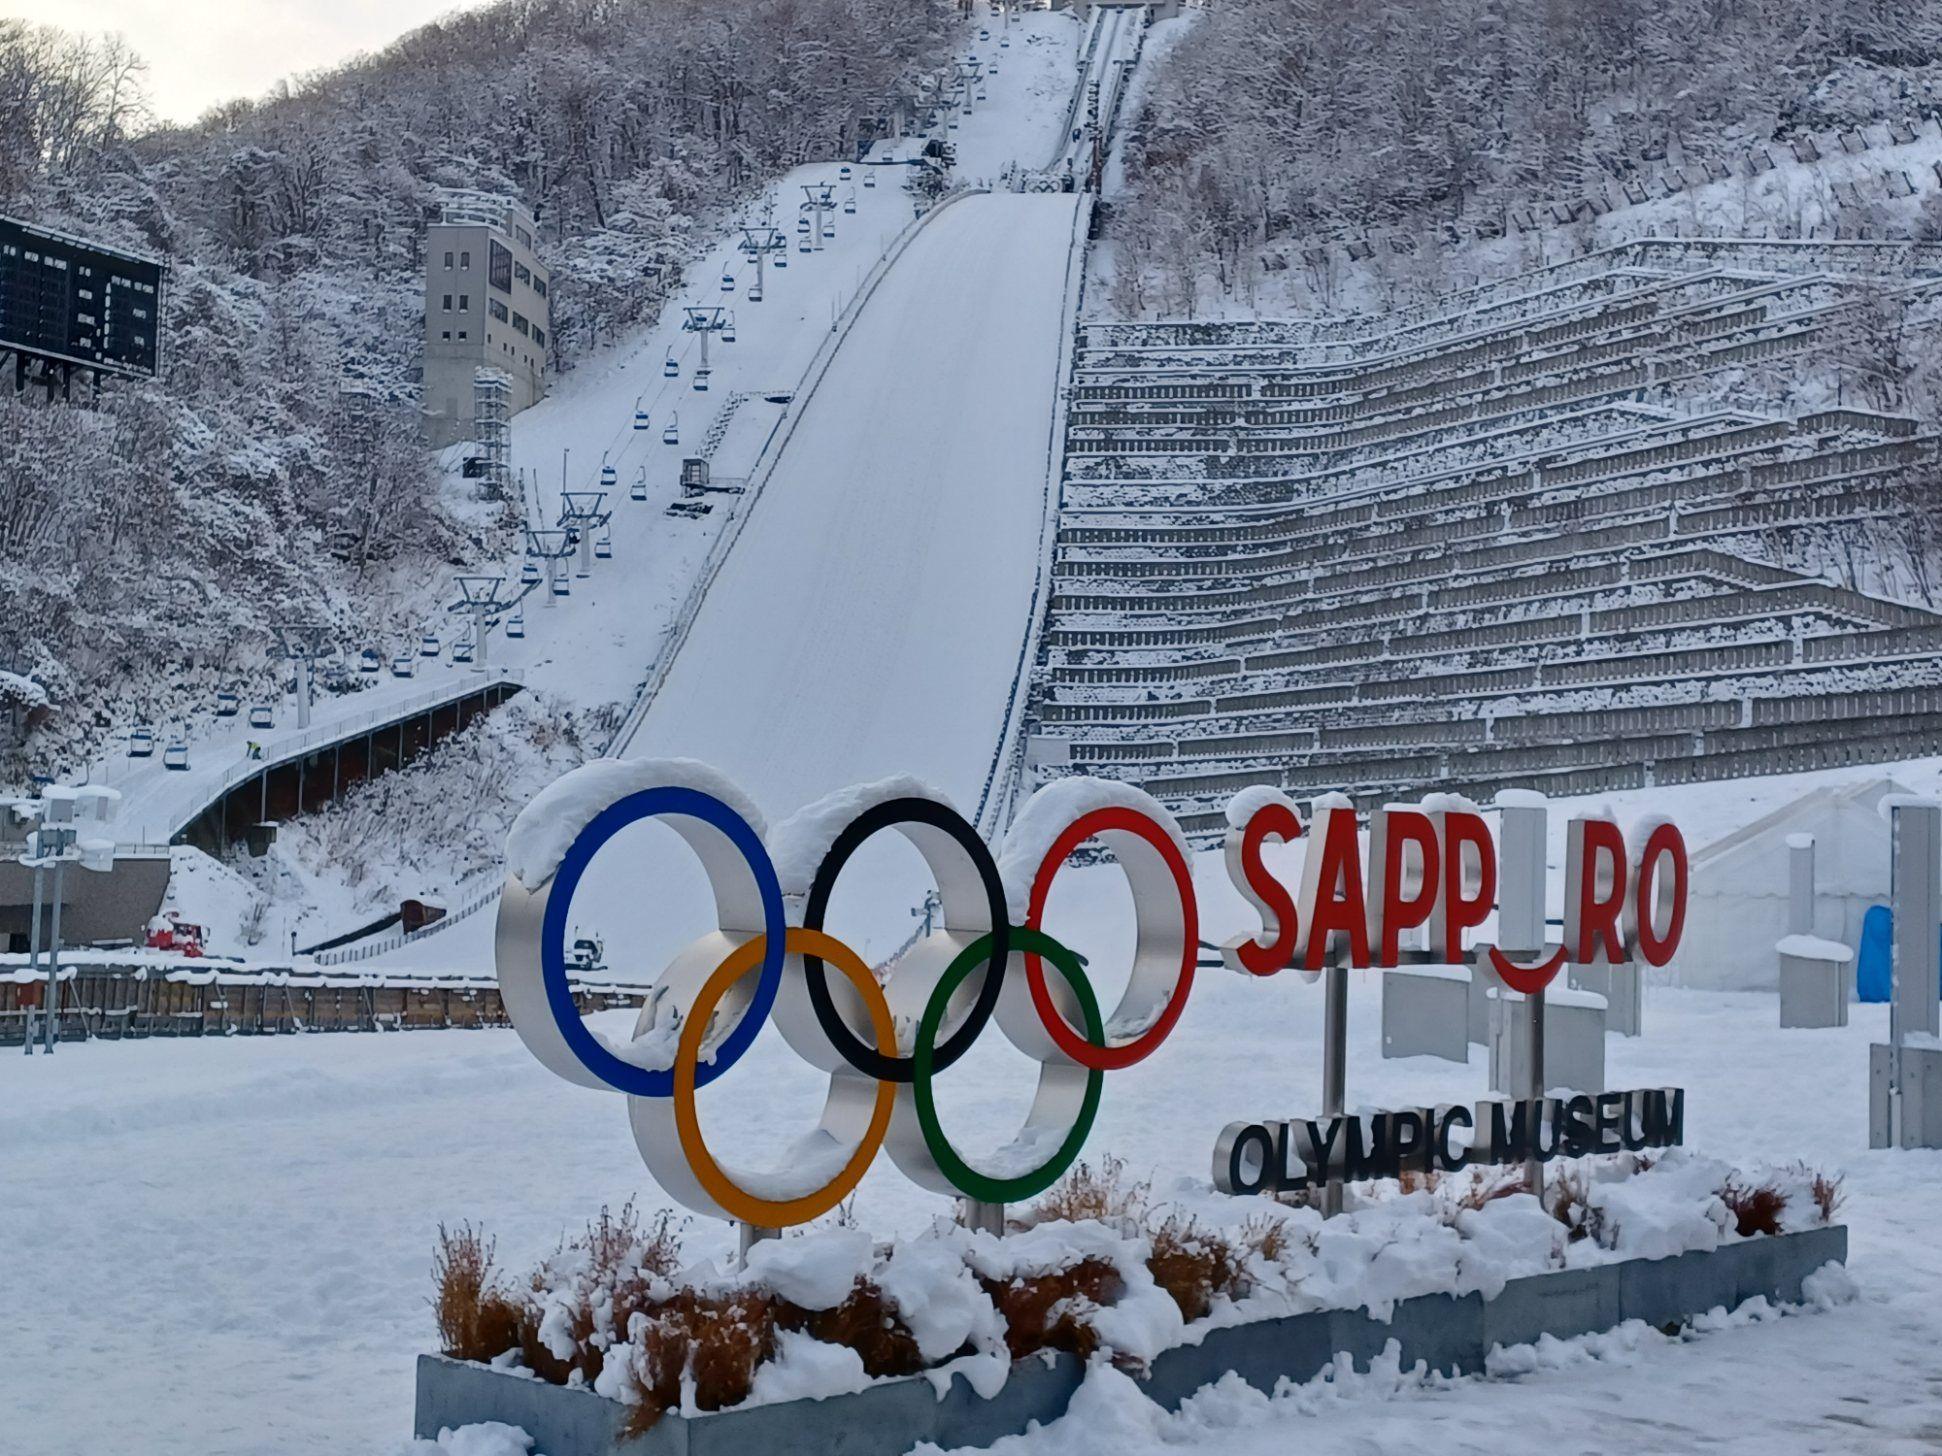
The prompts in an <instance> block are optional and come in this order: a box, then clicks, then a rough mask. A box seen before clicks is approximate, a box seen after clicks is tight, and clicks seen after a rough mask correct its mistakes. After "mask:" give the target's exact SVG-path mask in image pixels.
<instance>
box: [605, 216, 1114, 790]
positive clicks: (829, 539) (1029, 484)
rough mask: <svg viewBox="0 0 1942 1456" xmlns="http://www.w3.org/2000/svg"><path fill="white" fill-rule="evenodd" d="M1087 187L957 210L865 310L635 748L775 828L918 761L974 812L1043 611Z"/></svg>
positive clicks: (916, 241)
mask: <svg viewBox="0 0 1942 1456" xmlns="http://www.w3.org/2000/svg"><path fill="white" fill-rule="evenodd" d="M1082 202H1083V199H1082V198H1081V197H1079V196H1076V195H1072V194H1060V193H1052V194H1036V195H1033V194H1016V193H995V194H976V195H972V196H967V197H963V198H960V199H957V200H955V201H953V202H952V203H950V204H949V205H948V206H944V207H941V208H940V209H938V211H937V212H936V213H935V214H933V215H932V216H931V217H930V218H928V219H926V220H925V223H924V225H923V226H922V227H921V228H920V229H919V230H918V231H917V233H916V235H915V236H913V237H912V238H911V240H910V242H909V244H908V246H907V247H906V249H905V250H904V252H903V254H902V256H900V257H899V258H897V260H896V261H895V263H894V264H893V265H892V266H891V267H890V269H889V270H888V271H887V272H886V273H885V274H884V276H883V278H882V279H881V281H880V282H879V283H878V285H877V287H876V290H875V292H874V293H873V294H871V296H870V297H869V298H868V299H867V300H866V301H865V302H864V303H863V305H862V307H861V308H860V310H859V311H858V313H857V315H856V318H855V320H854V323H853V324H852V326H851V328H850V332H849V334H848V336H847V337H846V338H845V339H844V340H843V341H842V343H841V345H840V346H839V347H838V348H837V350H836V351H835V354H834V356H833V357H832V359H831V360H830V363H829V367H828V371H827V373H826V374H825V375H824V376H823V378H822V379H821V381H820V384H819V386H818V387H817V388H816V390H815V391H814V393H813V394H812V395H811V396H810V397H809V398H808V399H807V401H806V402H805V403H803V404H802V405H801V408H802V409H803V414H802V417H801V419H800V421H799V422H798V424H797V426H796V429H795V432H794V434H793V435H792V437H791V438H790V440H789V442H788V444H787V446H786V447H785V449H784V450H783V452H782V454H781V455H780V456H779V457H778V459H777V461H776V464H775V468H774V471H773V473H772V474H771V475H770V477H769V478H768V480H767V482H766V484H765V485H764V486H763V487H762V493H761V496H760V498H759V499H758V500H756V501H754V502H752V503H751V510H750V514H749V516H748V519H747V521H746V523H745V525H744V526H743V529H742V532H741V535H740V537H739V538H738V539H737V540H736V541H735V543H734V546H733V548H732V549H731V550H730V551H729V553H728V555H727V556H726V557H725V559H724V560H723V561H722V564H721V567H720V570H719V573H718V574H717V576H716V578H715V580H714V583H713V585H712V586H711V587H710V588H709V590H708V592H707V595H706V597H705V598H704V599H703V601H702V603H701V606H700V609H699V611H698V612H697V614H696V616H695V618H694V621H693V625H692V627H691V628H690V629H689V631H688V633H687V635H686V637H685V639H684V640H683V641H682V642H681V643H680V646H679V648H678V649H677V655H676V656H675V658H674V659H673V662H672V663H671V665H670V666H669V669H668V672H667V675H666V678H665V680H664V681H663V683H662V685H661V687H660V689H659V691H658V692H657V693H656V695H655V697H654V699H653V701H652V703H651V704H650V705H649V706H648V708H647V711H646V713H645V715H644V716H643V718H642V719H641V722H640V725H639V727H638V728H637V729H636V731H635V733H634V734H633V736H632V739H631V741H630V742H628V743H627V744H626V745H625V746H624V747H623V748H620V749H619V750H618V751H620V752H622V753H623V754H624V755H625V756H627V757H649V756H652V757H659V756H675V755H678V756H685V757H692V758H699V759H703V760H705V761H707V762H709V763H712V764H714V765H715V766H717V767H718V768H720V769H722V770H723V771H725V772H726V773H727V774H729V775H730V776H731V777H732V778H734V779H735V780H736V781H737V782H738V783H739V784H740V785H741V786H742V787H743V788H744V789H745V790H746V791H747V792H748V793H749V794H751V795H752V796H753V797H754V799H755V800H756V802H757V803H758V804H760V805H761V807H762V809H763V811H764V812H765V813H766V814H767V815H769V816H770V817H771V818H772V819H776V818H781V817H785V816H786V815H788V814H790V813H791V812H793V811H794V810H795V809H796V808H797V807H799V806H800V805H802V804H804V803H807V802H809V801H810V800H813V799H816V798H818V797H820V796H822V795H823V794H826V793H828V792H830V791H832V790H834V789H838V788H842V787H845V786H847V785H850V784H856V783H862V782H866V781H868V780H871V779H877V778H883V777H887V776H889V775H891V774H897V773H909V774H914V775H916V776H917V777H919V778H921V779H924V780H926V781H928V782H930V783H932V784H934V785H935V786H936V787H938V788H940V789H942V790H944V791H945V792H946V793H948V794H949V795H951V797H952V798H953V799H954V800H955V801H956V802H957V804H958V806H959V808H960V809H962V810H963V811H964V812H965V813H967V814H972V813H975V812H976V811H977V809H978V807H979V802H980V799H981V797H982V795H983V794H984V792H985V785H986V782H987V779H988V777H989V775H990V774H991V772H992V767H993V763H994V754H995V752H996V751H997V749H998V748H999V746H1000V744H1001V743H1002V742H1003V741H1004V739H1005V737H1006V735H1007V732H1008V728H1009V723H1010V719H1011V716H1012V711H1011V710H1012V706H1013V703H1014V699H1015V696H1016V694H1015V692H1014V687H1015V685H1016V684H1017V681H1018V678H1019V675H1020V673H1021V671H1022V670H1023V666H1024V663H1023V658H1024V656H1025V651H1024V649H1025V644H1026V642H1027V640H1028V637H1029V634H1030V631H1031V629H1032V626H1033V621H1034V618H1035V616H1036V614H1037V612H1038V611H1039V583H1040V581H1041V567H1042V563H1043V560H1044V558H1045V554H1046V551H1047V549H1048V543H1049V539H1050V532H1051V530H1052V525H1053V513H1054V510H1055V506H1056V490H1057V478H1058V468H1057V449H1056V444H1055V440H1054V423H1055V416H1056V413H1057V411H1058V409H1059V388H1060V384H1061V382H1062V370H1063V361H1064V358H1065V350H1064V348H1063V344H1064V341H1065V339H1066V338H1067V337H1069V335H1070V331H1071V328H1072V321H1073V313H1074V310H1075V309H1076V307H1077V302H1078V300H1077V293H1078V280H1079V277H1080V270H1081V268H1082V266H1083V252H1084V237H1083V233H1082V231H1081V216H1080V209H1081V206H1082Z"/></svg>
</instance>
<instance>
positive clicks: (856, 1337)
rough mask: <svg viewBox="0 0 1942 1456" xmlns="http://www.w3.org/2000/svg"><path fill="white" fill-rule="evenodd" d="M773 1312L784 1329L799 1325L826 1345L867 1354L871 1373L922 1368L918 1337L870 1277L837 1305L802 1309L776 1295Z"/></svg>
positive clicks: (907, 1372)
mask: <svg viewBox="0 0 1942 1456" xmlns="http://www.w3.org/2000/svg"><path fill="white" fill-rule="evenodd" d="M775 1311H776V1323H777V1324H778V1325H779V1326H780V1327H781V1328H783V1329H789V1330H801V1331H802V1332H803V1333H804V1334H807V1335H808V1336H809V1337H810V1338H811V1339H816V1340H822V1341H823V1342H825V1343H826V1344H831V1345H847V1346H849V1347H850V1348H851V1349H852V1350H854V1351H856V1353H857V1354H858V1355H861V1356H862V1357H863V1370H864V1373H865V1374H867V1375H871V1376H875V1377H882V1376H885V1375H915V1374H916V1373H917V1372H918V1371H919V1370H922V1369H923V1368H924V1357H923V1355H922V1354H921V1353H920V1352H919V1351H918V1349H917V1337H916V1336H915V1335H913V1334H911V1332H910V1331H909V1329H907V1328H906V1327H905V1325H904V1323H903V1321H902V1320H900V1319H898V1318H897V1314H896V1311H895V1310H894V1309H892V1308H891V1305H890V1301H889V1300H887V1299H886V1298H885V1297H884V1293H883V1291H882V1290H881V1289H879V1288H878V1287H877V1286H876V1285H875V1284H873V1283H871V1282H870V1281H869V1280H868V1279H858V1280H857V1281H856V1287H855V1288H854V1289H852V1290H851V1291H850V1295H849V1298H847V1299H845V1300H844V1301H843V1302H842V1303H841V1304H839V1305H837V1306H836V1307H835V1308H834V1309H818V1310H807V1309H799V1308H797V1307H796V1306H795V1305H792V1304H787V1303H784V1302H783V1301H780V1300H778V1301H776V1304H775Z"/></svg>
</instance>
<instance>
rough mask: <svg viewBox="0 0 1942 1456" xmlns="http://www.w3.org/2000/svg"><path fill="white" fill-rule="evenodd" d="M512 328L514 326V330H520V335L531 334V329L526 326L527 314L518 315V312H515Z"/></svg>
mask: <svg viewBox="0 0 1942 1456" xmlns="http://www.w3.org/2000/svg"><path fill="white" fill-rule="evenodd" d="M512 326H513V327H514V328H516V329H518V330H519V332H520V333H522V334H524V333H530V332H531V330H530V329H528V328H527V326H526V315H525V314H523V313H518V312H515V313H514V314H513V316H512Z"/></svg>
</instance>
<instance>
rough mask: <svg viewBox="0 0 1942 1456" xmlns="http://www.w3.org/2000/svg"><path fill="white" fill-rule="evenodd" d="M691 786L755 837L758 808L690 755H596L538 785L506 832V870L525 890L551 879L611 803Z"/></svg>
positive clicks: (758, 828) (760, 829)
mask: <svg viewBox="0 0 1942 1456" xmlns="http://www.w3.org/2000/svg"><path fill="white" fill-rule="evenodd" d="M657 788H683V789H694V790H697V791H698V792H700V793H704V794H709V795H712V796H713V797H714V798H717V799H720V800H721V801H722V802H723V803H724V804H726V805H728V807H729V808H731V809H733V810H734V811H735V812H736V813H737V814H739V815H741V816H742V818H743V819H745V820H747V821H748V824H749V826H750V827H751V828H752V829H754V830H755V832H756V833H757V834H758V835H759V834H761V833H762V832H763V827H764V821H763V818H762V811H761V810H759V809H757V808H756V807H755V805H754V803H753V802H752V801H751V800H750V799H749V798H748V796H747V795H745V794H744V793H743V792H742V791H741V790H740V789H739V788H737V787H736V786H735V785H734V784H733V783H732V782H730V780H729V779H727V778H726V777H725V776H723V775H722V774H720V773H718V772H717V771H716V770H715V769H713V768H710V767H709V766H708V765H707V764H705V763H701V762H699V761H697V760H695V759H692V758H633V759H620V758H597V759H595V760H593V761H592V762H591V763H585V764H582V765H581V766H580V767H579V768H577V769H575V770H574V771H573V772H572V773H570V774H567V775H565V776H564V777H562V778H559V779H555V780H554V781H553V782H552V783H550V784H548V785H547V786H546V787H545V788H544V789H542V790H541V791H540V792H539V793H538V794H537V795H536V796H535V797H534V799H533V801H532V802H531V803H530V804H528V805H527V806H526V807H525V808H524V809H522V810H520V812H519V817H518V818H517V819H515V820H513V823H512V828H511V829H510V830H508V831H507V833H506V869H507V872H508V873H510V874H511V875H512V876H513V877H514V878H516V879H517V880H518V881H519V883H520V884H522V885H524V886H525V887H526V888H527V889H529V890H538V889H540V888H541V887H542V886H544V885H545V884H546V882H547V881H548V880H550V879H552V878H553V872H554V871H555V870H557V869H559V867H560V861H561V860H562V859H564V858H565V857H566V852H567V850H568V849H569V848H570V847H571V846H572V844H573V841H574V840H575V839H577V838H579V837H580V833H581V831H582V830H584V829H585V828H586V827H587V826H588V825H589V824H591V823H593V821H594V820H595V819H596V818H597V817H598V816H599V815H600V813H601V811H602V810H604V809H606V808H607V807H608V806H609V805H611V804H614V803H616V802H617V801H619V800H621V799H624V798H626V797H627V796H628V795H630V794H637V793H641V792H643V791H644V790H647V789H657Z"/></svg>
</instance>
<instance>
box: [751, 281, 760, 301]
mask: <svg viewBox="0 0 1942 1456" xmlns="http://www.w3.org/2000/svg"><path fill="white" fill-rule="evenodd" d="M748 301H749V302H750V303H760V302H761V301H762V285H761V284H760V283H751V284H749V286H748Z"/></svg>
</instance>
